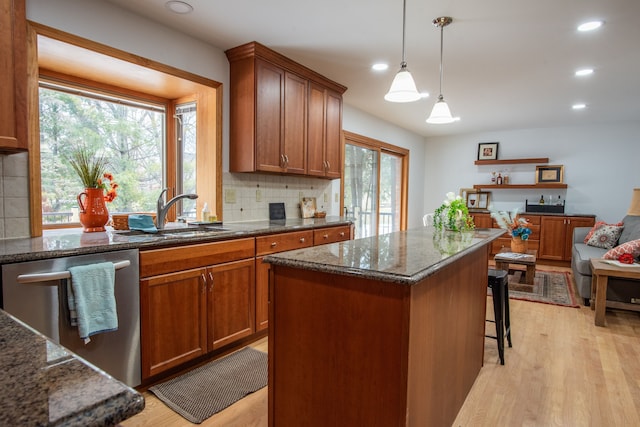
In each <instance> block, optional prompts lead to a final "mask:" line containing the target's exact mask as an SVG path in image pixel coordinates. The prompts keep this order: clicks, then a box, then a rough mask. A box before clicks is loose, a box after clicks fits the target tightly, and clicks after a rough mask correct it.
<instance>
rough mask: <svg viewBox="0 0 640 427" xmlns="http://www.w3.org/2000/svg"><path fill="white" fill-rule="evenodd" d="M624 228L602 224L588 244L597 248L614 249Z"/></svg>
mask: <svg viewBox="0 0 640 427" xmlns="http://www.w3.org/2000/svg"><path fill="white" fill-rule="evenodd" d="M623 228H624V227H619V226H617V225H611V224H605V225H601V226H600V228H598V229H597V230H596V231H595V232H594V233H593V235H592V236H591V238H589V241H588V242H587V245H589V246H595V247H596V248H603V249H613V248H614V247H616V245H617V244H618V239H619V238H620V233H622V229H623Z"/></svg>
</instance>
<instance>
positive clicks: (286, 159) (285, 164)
mask: <svg viewBox="0 0 640 427" xmlns="http://www.w3.org/2000/svg"><path fill="white" fill-rule="evenodd" d="M284 167H285V168H288V167H289V156H287V155H286V154H285V155H284Z"/></svg>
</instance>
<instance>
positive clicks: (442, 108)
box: [427, 95, 454, 125]
mask: <svg viewBox="0 0 640 427" xmlns="http://www.w3.org/2000/svg"><path fill="white" fill-rule="evenodd" d="M453 121H454V120H453V117H452V116H451V110H449V106H448V105H447V103H446V102H445V100H444V98H443V97H442V95H440V96H439V97H438V101H437V102H436V104H435V105H434V106H433V110H431V115H430V116H429V118H428V119H427V123H431V124H434V125H440V124H446V123H452V122H453Z"/></svg>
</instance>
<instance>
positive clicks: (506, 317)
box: [504, 280, 513, 347]
mask: <svg viewBox="0 0 640 427" xmlns="http://www.w3.org/2000/svg"><path fill="white" fill-rule="evenodd" d="M504 326H505V329H506V333H507V342H508V343H509V347H513V346H512V345H511V315H510V314H509V281H508V280H507V281H506V282H505V284H504Z"/></svg>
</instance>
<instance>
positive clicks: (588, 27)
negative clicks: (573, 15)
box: [578, 21, 604, 31]
mask: <svg viewBox="0 0 640 427" xmlns="http://www.w3.org/2000/svg"><path fill="white" fill-rule="evenodd" d="M602 24H604V21H589V22H585V23H584V24H580V25H579V26H578V31H593V30H596V29H598V28H600V27H602Z"/></svg>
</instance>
